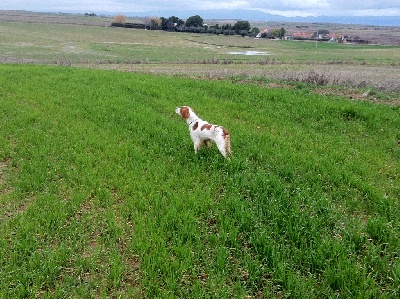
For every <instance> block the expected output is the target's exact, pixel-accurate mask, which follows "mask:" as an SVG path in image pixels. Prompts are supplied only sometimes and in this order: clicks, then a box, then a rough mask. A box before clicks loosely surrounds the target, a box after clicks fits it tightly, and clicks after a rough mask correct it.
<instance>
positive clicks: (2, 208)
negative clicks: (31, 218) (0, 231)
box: [0, 159, 32, 221]
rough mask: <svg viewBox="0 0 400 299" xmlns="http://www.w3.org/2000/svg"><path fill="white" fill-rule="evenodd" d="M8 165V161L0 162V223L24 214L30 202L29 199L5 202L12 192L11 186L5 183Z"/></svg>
mask: <svg viewBox="0 0 400 299" xmlns="http://www.w3.org/2000/svg"><path fill="white" fill-rule="evenodd" d="M9 165H10V159H6V160H3V161H0V221H1V220H6V219H10V218H14V217H15V216H16V215H18V214H21V213H23V212H25V211H26V209H27V208H28V207H29V205H30V203H31V202H32V200H31V199H22V200H20V201H18V200H16V201H7V200H5V199H7V196H8V195H10V194H11V193H12V192H13V188H12V186H10V185H8V183H7V176H8V169H9Z"/></svg>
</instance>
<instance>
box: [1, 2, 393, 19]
mask: <svg viewBox="0 0 400 299" xmlns="http://www.w3.org/2000/svg"><path fill="white" fill-rule="evenodd" d="M0 9H10V10H32V11H44V12H110V13H124V12H126V13H128V12H157V13H159V12H162V11H168V12H172V11H176V15H179V12H183V11H189V10H190V11H196V10H198V11H204V10H218V9H223V10H230V9H247V10H251V9H252V10H260V11H263V12H267V13H273V14H280V15H284V16H295V15H298V16H320V15H330V16H366V15H376V16H388V15H389V16H400V2H399V1H394V0H231V1H228V0H221V1H219V0H213V1H211V0H206V1H199V0H175V1H171V0H158V1H142V2H138V1H133V0H29V1H26V0H3V1H1V4H0Z"/></svg>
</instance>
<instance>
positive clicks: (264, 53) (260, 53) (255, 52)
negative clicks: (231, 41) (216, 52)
mask: <svg viewBox="0 0 400 299" xmlns="http://www.w3.org/2000/svg"><path fill="white" fill-rule="evenodd" d="M228 54H233V55H268V52H261V51H239V52H228Z"/></svg>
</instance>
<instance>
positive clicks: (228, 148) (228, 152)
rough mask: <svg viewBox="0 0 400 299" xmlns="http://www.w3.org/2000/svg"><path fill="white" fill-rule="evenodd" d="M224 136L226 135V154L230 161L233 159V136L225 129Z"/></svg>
mask: <svg viewBox="0 0 400 299" xmlns="http://www.w3.org/2000/svg"><path fill="white" fill-rule="evenodd" d="M223 134H224V139H225V152H226V157H227V158H228V159H229V158H230V157H232V151H231V134H230V133H229V132H228V130H227V129H225V128H223Z"/></svg>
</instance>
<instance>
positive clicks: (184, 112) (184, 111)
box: [175, 106, 193, 120]
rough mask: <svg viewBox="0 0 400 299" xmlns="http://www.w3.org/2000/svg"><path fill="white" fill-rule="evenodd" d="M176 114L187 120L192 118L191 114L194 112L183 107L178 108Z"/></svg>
mask: <svg viewBox="0 0 400 299" xmlns="http://www.w3.org/2000/svg"><path fill="white" fill-rule="evenodd" d="M175 113H176V114H178V115H180V116H181V117H182V118H183V119H185V120H186V119H188V118H189V117H190V114H192V113H193V110H192V108H190V107H188V106H182V107H177V108H176V109H175Z"/></svg>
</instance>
